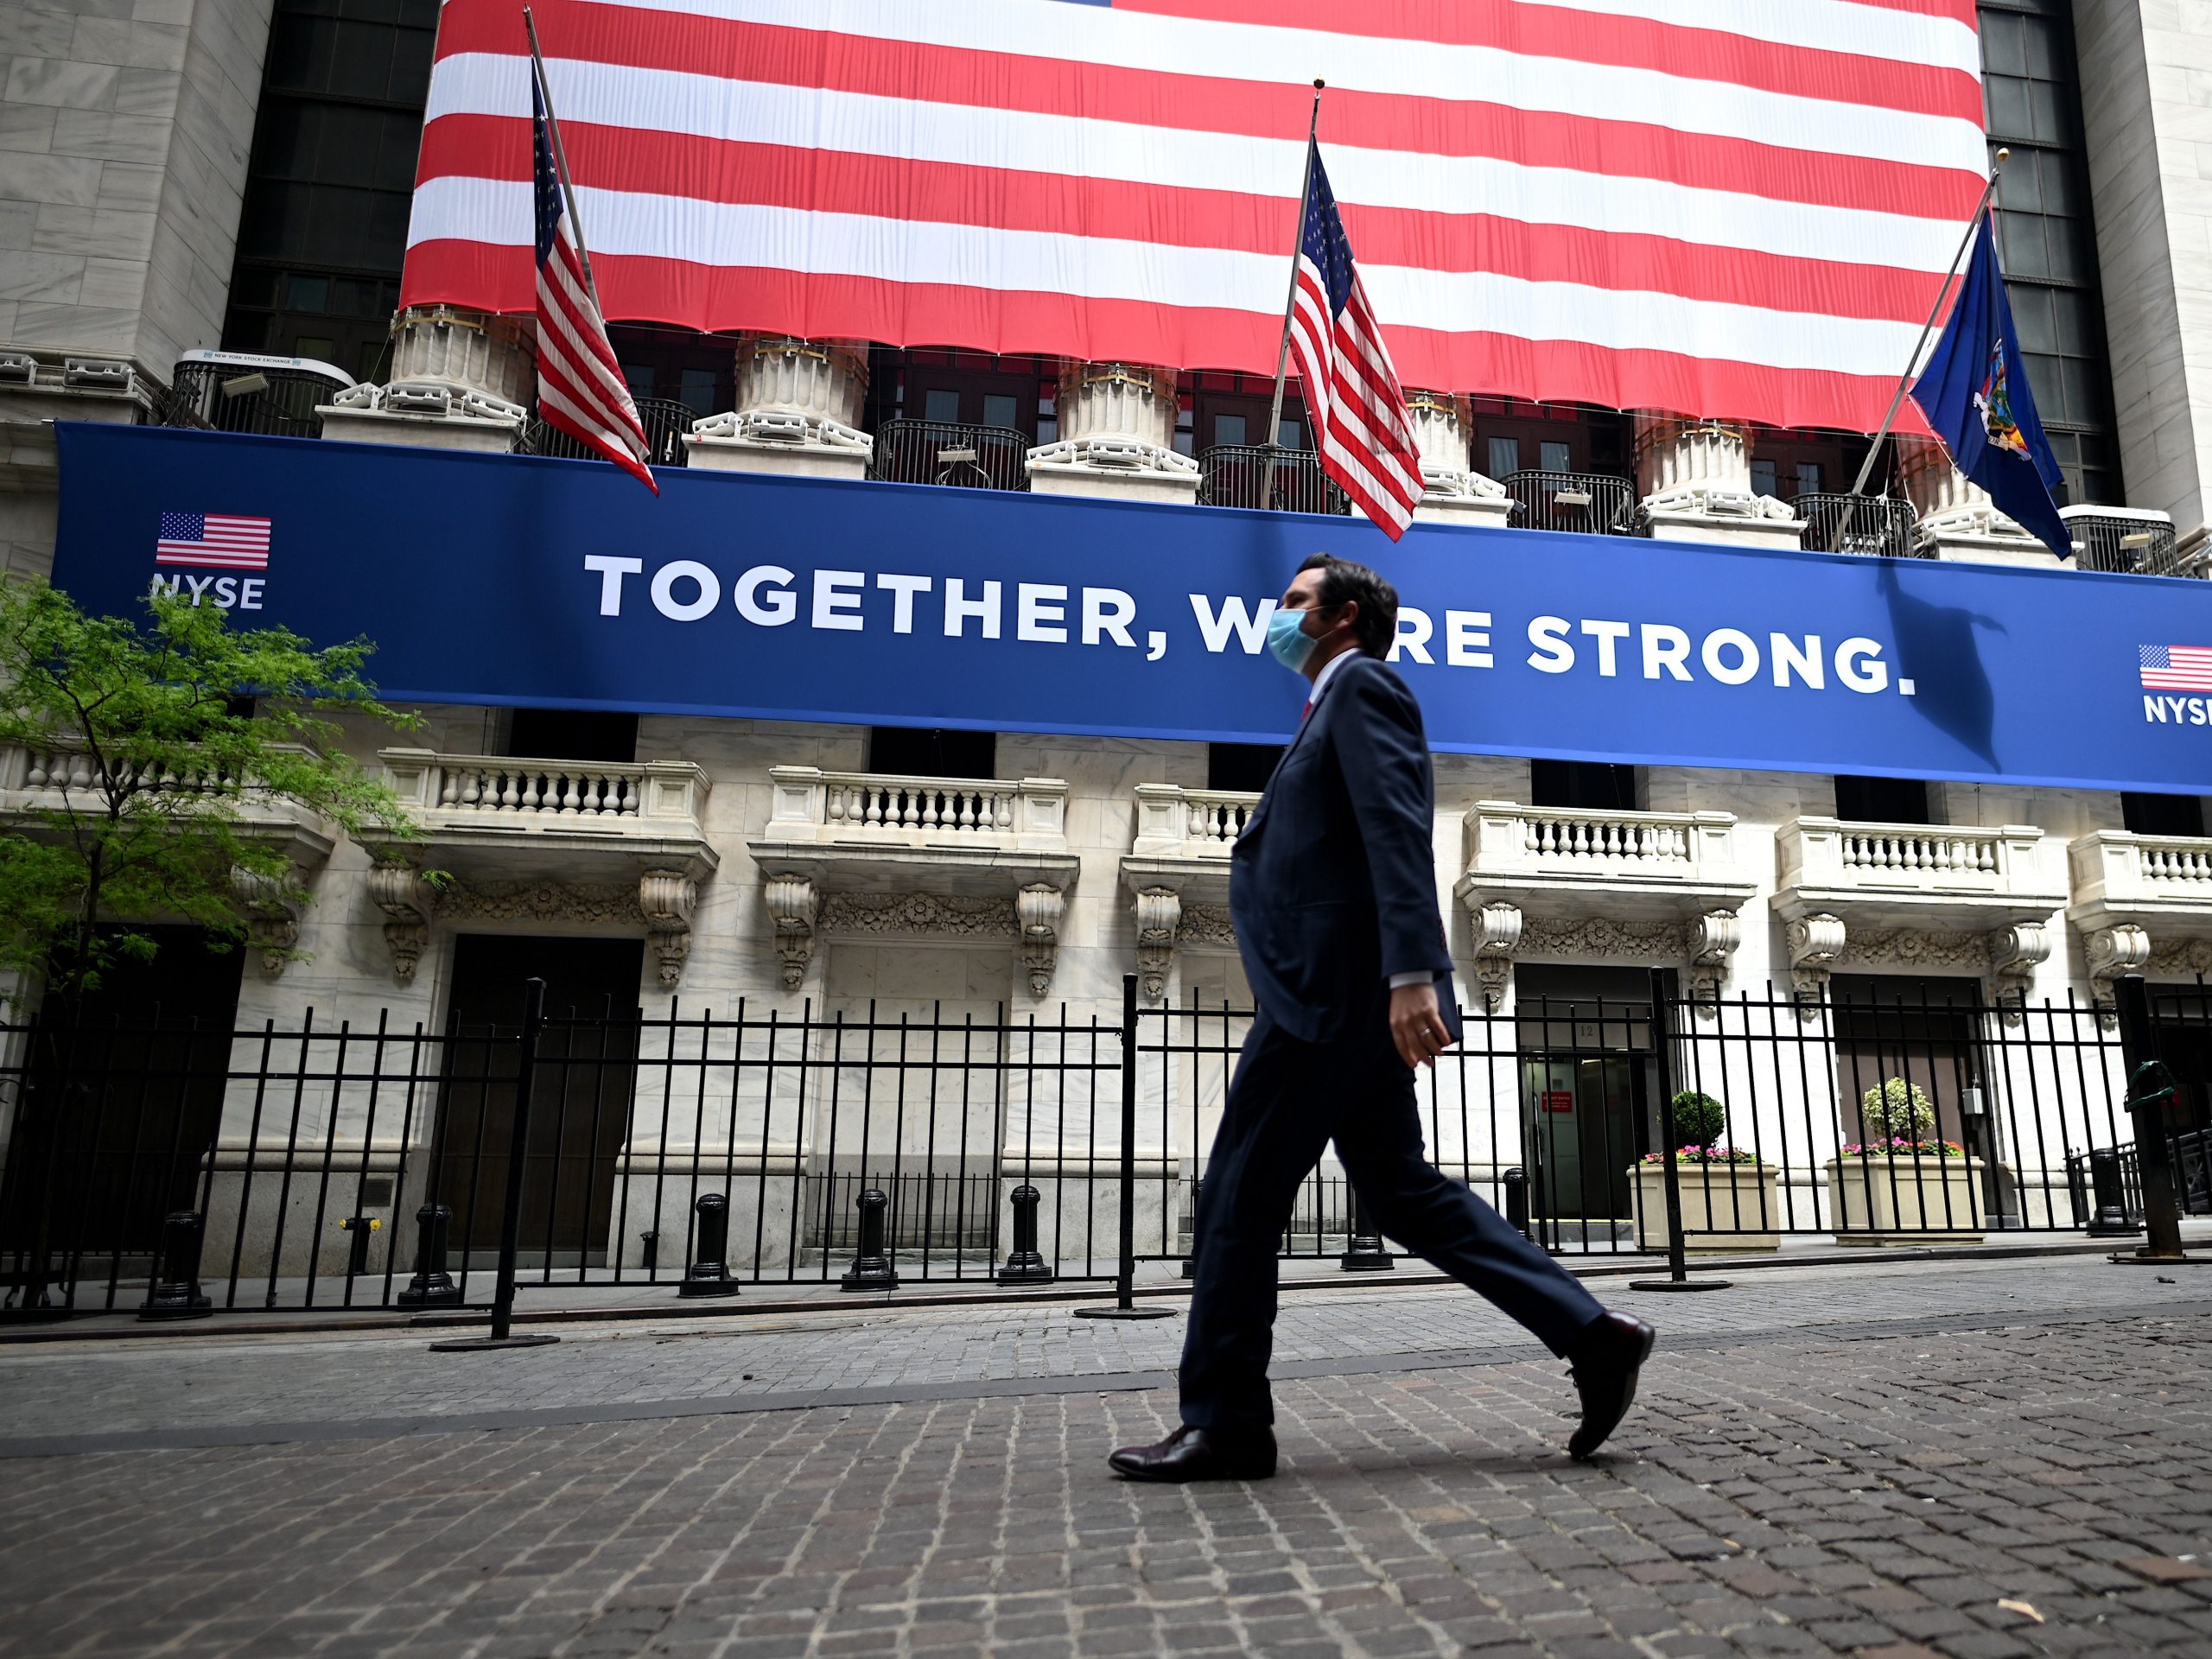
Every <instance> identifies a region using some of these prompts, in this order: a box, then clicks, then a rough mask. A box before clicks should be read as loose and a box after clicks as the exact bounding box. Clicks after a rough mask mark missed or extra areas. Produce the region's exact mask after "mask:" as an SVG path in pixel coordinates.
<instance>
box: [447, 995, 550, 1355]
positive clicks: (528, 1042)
mask: <svg viewBox="0 0 2212 1659" xmlns="http://www.w3.org/2000/svg"><path fill="white" fill-rule="evenodd" d="M544 1030H545V982H544V981H543V980H542V979H532V980H526V981H524V984H523V994H522V1036H521V1039H520V1041H519V1042H518V1044H517V1045H516V1064H517V1065H518V1071H517V1072H516V1074H515V1121H514V1128H513V1131H512V1134H510V1135H508V1137H507V1203H506V1209H505V1211H504V1212H503V1213H502V1214H501V1215H500V1217H499V1284H498V1287H497V1288H496V1289H495V1290H494V1291H493V1295H492V1334H491V1335H490V1336H488V1337H469V1338H462V1339H461V1340H460V1341H457V1342H434V1343H432V1344H430V1346H431V1347H432V1348H434V1349H436V1350H438V1351H441V1352H445V1353H474V1352H479V1351H482V1350H484V1349H487V1348H542V1347H543V1346H545V1345H546V1344H549V1343H555V1342H558V1341H560V1340H561V1338H558V1337H556V1336H552V1335H550V1334H546V1333H543V1332H535V1333H532V1334H531V1335H529V1336H524V1337H518V1336H516V1335H514V1334H513V1325H514V1313H515V1257H516V1256H517V1255H518V1254H519V1253H520V1251H521V1249H522V1180H523V1171H524V1160H526V1159H527V1157H528V1156H529V1153H530V1103H531V1094H532V1092H533V1091H534V1090H535V1089H536V1086H537V1043H538V1039H539V1038H540V1037H541V1036H542V1035H543V1033H544Z"/></svg>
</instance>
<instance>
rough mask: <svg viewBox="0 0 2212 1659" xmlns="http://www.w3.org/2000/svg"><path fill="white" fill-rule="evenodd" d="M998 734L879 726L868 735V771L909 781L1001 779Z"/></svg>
mask: <svg viewBox="0 0 2212 1659" xmlns="http://www.w3.org/2000/svg"><path fill="white" fill-rule="evenodd" d="M998 741H999V739H998V734H997V733H996V732H951V731H939V730H934V729H930V728H922V727H911V726H878V727H875V728H873V729H872V730H870V731H869V733H868V770H869V771H870V772H891V773H893V774H894V775H903V776H906V777H909V778H992V777H995V776H997V768H998Z"/></svg>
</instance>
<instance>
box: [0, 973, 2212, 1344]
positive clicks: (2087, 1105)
mask: <svg viewBox="0 0 2212 1659" xmlns="http://www.w3.org/2000/svg"><path fill="white" fill-rule="evenodd" d="M1931 983H1932V982H1931ZM1955 983H1957V984H1958V985H1960V986H1961V988H1962V989H1961V993H1960V994H1959V995H1955V996H1945V995H1940V994H1937V993H1936V992H1934V991H1932V990H1923V992H1921V993H1919V994H1918V995H1915V996H1913V997H1911V998H1909V999H1899V998H1897V997H1895V996H1881V995H1878V994H1877V991H1878V986H1877V983H1876V982H1871V981H1868V982H1845V981H1839V982H1837V985H1836V987H1835V988H1833V989H1832V990H1831V991H1830V992H1828V993H1827V994H1824V995H1815V996H1809V997H1799V996H1795V995H1788V994H1773V993H1770V994H1769V995H1764V996H1758V997H1754V996H1751V995H1738V996H1735V997H1732V998H1729V999H1725V1000H1713V999H1711V998H1707V997H1700V996H1685V995H1677V994H1675V992H1674V991H1673V990H1671V989H1669V990H1667V991H1664V992H1662V994H1659V995H1654V996H1652V997H1650V998H1647V999H1642V1000H1637V999H1630V1000H1613V999H1602V998H1587V999H1584V998H1554V999H1546V998H1541V997H1524V998H1522V999H1520V1000H1519V1001H1517V1002H1514V1003H1512V1004H1511V1005H1510V1006H1509V1007H1503V1008H1492V1007H1488V1006H1482V1007H1476V1008H1472V1009H1469V1010H1466V1011H1465V1013H1464V1014H1463V1020H1464V1026H1465V1034H1464V1037H1463V1039H1462V1040H1461V1042H1460V1043H1459V1045H1458V1046H1456V1047H1455V1048H1453V1049H1452V1050H1450V1051H1448V1052H1446V1054H1444V1055H1443V1056H1442V1057H1441V1058H1440V1060H1439V1062H1438V1064H1437V1065H1435V1066H1434V1067H1433V1068H1432V1069H1430V1070H1428V1071H1424V1072H1422V1073H1421V1075H1420V1077H1419V1079H1418V1084H1417V1087H1418V1090H1419V1096H1418V1098H1419V1109H1420V1111H1421V1116H1422V1125H1423V1130H1424V1135H1425V1137H1426V1140H1427V1145H1428V1148H1429V1151H1430V1154H1431V1156H1432V1157H1433V1158H1434V1160H1436V1161H1437V1163H1438V1164H1439V1165H1440V1166H1441V1167H1442V1168H1443V1169H1444V1170H1445V1171H1446V1173H1449V1174H1451V1175H1452V1176H1454V1177H1456V1178H1458V1179H1462V1180H1464V1181H1465V1182H1467V1183H1468V1184H1469V1185H1471V1187H1472V1188H1473V1189H1474V1190H1475V1191H1476V1192H1477V1193H1478V1194H1479V1195H1481V1196H1482V1197H1484V1198H1486V1199H1487V1200H1488V1201H1489V1202H1490V1203H1491V1204H1492V1205H1494V1206H1495V1207H1497V1209H1499V1210H1500V1211H1503V1213H1505V1214H1506V1215H1507V1216H1508V1217H1509V1218H1510V1219H1512V1220H1514V1221H1515V1222H1516V1223H1517V1224H1520V1225H1522V1227H1523V1229H1524V1230H1526V1231H1527V1232H1529V1235H1530V1236H1532V1237H1534V1238H1535V1239H1536V1240H1537V1241H1538V1242H1540V1243H1542V1244H1543V1245H1544V1246H1545V1247H1546V1248H1548V1249H1553V1250H1555V1251H1561V1252H1568V1253H1576V1254H1589V1253H1596V1254H1603V1255H1634V1254H1637V1253H1650V1252H1655V1251H1659V1250H1662V1249H1665V1248H1666V1247H1667V1244H1668V1242H1669V1230H1668V1225H1667V1220H1666V1216H1667V1205H1666V1200H1665V1196H1664V1192H1665V1187H1666V1174H1667V1167H1668V1162H1669V1160H1668V1159H1667V1157H1666V1155H1665V1154H1667V1153H1668V1152H1669V1151H1672V1152H1674V1153H1675V1159H1674V1160H1673V1166H1674V1170H1675V1187H1676V1193H1675V1202H1676V1203H1677V1204H1678V1205H1679V1208H1680V1214H1681V1237H1682V1239H1683V1242H1684V1243H1685V1245H1686V1247H1687V1248H1688V1249H1690V1250H1692V1251H1697V1250H1712V1251H1726V1252H1730V1253H1739V1252H1744V1251H1750V1250H1758V1249H1776V1248H1779V1246H1780V1244H1781V1242H1782V1240H1783V1238H1784V1237H1786V1236H1791V1235H1799V1236H1815V1235H1817V1236H1834V1237H1838V1238H1840V1239H1842V1240H1844V1241H1846V1242H1847V1243H1864V1244H1870V1245H1872V1244H1885V1243H1927V1242H1931V1241H1935V1242H1942V1241H1946V1240H1948V1241H1959V1240H1961V1239H1967V1238H1972V1237H1980V1236H1986V1235H1988V1234H1991V1233H1993V1232H1999V1231H2010V1230H2072V1229H2079V1228H2085V1227H2087V1228H2093V1229H2094V1230H2099V1231H2112V1230H2123V1229H2124V1228H2126V1226H2129V1225H2139V1223H2140V1212H2141V1208H2142V1205H2141V1200H2140V1198H2139V1196H2138V1187H2137V1185H2136V1182H2135V1180H2134V1178H2133V1174H2132V1170H2133V1144H2134V1128H2133V1123H2132V1122H2131V1119H2130V1116H2129V1112H2128V1109H2127V1103H2126V1086H2127V1085H2126V1079H2125V1077H2124V1076H2123V1073H2124V1071H2125V1068H2124V1067H2123V1065H2122V1062H2121V1053H2120V1040H2119V1036H2118V1033H2117V1032H2116V1031H2115V1030H2114V1029H2113V1027H2112V1025H2111V1023H2110V1020H2109V1016H2108V1014H2107V1012H2106V1011H2105V1010H2102V1009H2101V1008H2098V1007H2090V1006H2087V1005H2082V1004H2077V1003H2075V1002H2072V1001H2068V1002H2063V1003H2055V1002H2042V1003H2037V1004H2035V1005H2033V1006H2028V1005H2024V1004H2022V1003H2020V1002H2018V1001H2007V1002H2002V1003H1995V1004H1993V1003H1990V1002H1988V1001H1985V1000H1984V999H1983V998H1982V997H1981V996H1980V995H1979V994H1978V993H1977V991H1976V989H1975V986H1976V982H1974V981H1970V980H1961V981H1958V982H1955ZM2154 1012H2155V1018H2156V1029H2157V1030H2158V1033H2160V1036H2159V1039H2158V1040H2159V1043H2160V1046H2161V1051H2162V1052H2163V1053H2164V1056H2165V1058H2167V1059H2168V1060H2169V1061H2170V1063H2171V1065H2172V1066H2173V1068H2174V1071H2175V1072H2176V1075H2177V1078H2178V1086H2177V1093H2176V1095H2175V1097H2174V1099H2173V1100H2172V1102H2171V1103H2170V1104H2169V1105H2168V1107H2167V1108H2166V1110H2167V1112H2168V1122H2167V1127H2168V1129H2169V1133H2170V1135H2171V1142H2170V1153H2171V1162H2172V1164H2173V1166H2174V1168H2175V1170H2176V1172H2177V1185H2178V1186H2179V1187H2180V1188H2181V1189H2182V1192H2183V1202H2184V1205H2186V1206H2187V1207H2188V1208H2190V1209H2191V1210H2193V1211H2197V1212H2199V1213H2204V1212H2212V1096H2208V1084H2212V993H2208V992H2207V991H2206V990H2204V989H2203V988H2201V987H2199V988H2161V989H2160V990H2159V992H2158V996H2157V998H2156V999H2155V1001H2154ZM1250 1019H1251V1015H1250V1013H1249V1010H1243V1009H1238V1008H1236V1007H1229V1006H1213V1007H1198V1006H1184V1007H1147V1008H1143V1009H1139V1008H1137V1007H1136V1006H1135V1000H1134V992H1132V993H1131V1001H1130V1002H1129V1004H1128V1007H1127V1009H1126V1011H1125V1013H1124V1015H1123V1017H1122V1019H1121V1020H1118V1021H1116V1020H1104V1021H1103V1022H1102V1021H1100V1020H1076V1019H1071V1018H1068V1017H1065V1016H1063V1017H1062V1018H1061V1019H1059V1020H1012V1019H1008V1018H1007V1017H1006V1015H1005V1014H1004V1013H1003V1012H1002V1011H1001V1012H999V1013H995V1014H989V1015H988V1016H986V1015H977V1014H961V1015H958V1016H957V1017H956V1016H953V1015H950V1014H944V1012H942V1011H941V1010H938V1009H931V1010H929V1011H927V1012H925V1013H912V1012H909V1013H902V1014H897V1015H896V1016H893V1015H891V1014H884V1013H880V1012H879V1011H878V1010H877V1009H876V1008H875V1007H873V1006H871V1007H868V1009H866V1010H863V1011H857V1012H852V1011H836V1012H830V1013H827V1014H825V1013H822V1012H818V1011H816V1010H813V1009H811V1008H807V1009H804V1010H802V1011H801V1012H800V1013H799V1014H798V1015H797V1016H796V1017H790V1016H787V1015H785V1014H783V1013H781V1012H780V1011H773V1012H771V1013H768V1014H765V1015H763V1014H754V1013H752V1012H750V1011H749V1010H748V1009H747V1007H745V1006H743V1005H741V1006H740V1007H739V1008H738V1009H737V1010H736V1012H735V1013H734V1014H733V1015H728V1016H718V1015H715V1014H696V1015H693V1014H685V1013H682V1012H680V1011H671V1013H670V1014H667V1015H666V1016H665V1017H658V1018H646V1017H644V1016H642V1015H640V1014H630V1015H627V1016H623V1017H611V1018H605V1019H577V1018H569V1019H548V1020H543V1021H542V1022H541V1023H539V1024H538V1025H537V1026H536V1027H531V1032H529V1033H526V1032H525V1030H524V1028H522V1027H515V1026H495V1025H477V1026H462V1027H455V1028H454V1029H451V1030H448V1031H445V1032H433V1031H429V1030H426V1029H424V1028H423V1027H419V1026H410V1027H407V1028H406V1029H404V1030H400V1029H394V1028H393V1027H392V1026H391V1023H390V1022H389V1020H385V1019H380V1020H378V1022H377V1024H376V1025H375V1026H374V1027H368V1028H363V1027H358V1026H353V1025H340V1026H336V1027H331V1026H328V1025H327V1024H324V1023H322V1022H319V1021H317V1020H315V1019H314V1018H313V1017H312V1016H310V1017H309V1018H308V1019H307V1020H304V1021H302V1023H301V1024H300V1025H299V1026H297V1027H294V1028H290V1029H279V1028H278V1027H276V1026H275V1025H274V1024H269V1025H264V1027H260V1028H258V1029H238V1030H232V1029H229V1028H221V1029H207V1028H204V1027H194V1026H190V1025H181V1026H180V1025H174V1024H172V1025H166V1026H164V1025H158V1024H145V1023H141V1024H132V1023H129V1022H124V1021H117V1022H111V1023H109V1024H106V1025H103V1026H100V1027H91V1026H86V1025H82V1024H68V1023H64V1022H60V1021H55V1020H48V1021H47V1022H44V1023H41V1024H37V1025H32V1026H19V1027H0V1145H4V1148H5V1157H6V1162H5V1165H4V1167H3V1168H0V1284H4V1286H5V1299H6V1306H7V1308H8V1310H9V1311H10V1312H12V1313H15V1314H16V1315H18V1316H21V1315H22V1314H25V1313H41V1312H54V1313H59V1312H68V1311H98V1310H102V1309H132V1308H141V1307H150V1308H152V1309H153V1310H155V1311H156V1312H157V1313H158V1312H160V1311H162V1309H164V1308H165V1307H166V1308H168V1310H169V1311H171V1312H174V1311H175V1309H176V1308H178V1307H182V1308H184V1309H185V1310H186V1311H196V1310H197V1306H198V1305H197V1304H195V1303H194V1300H193V1299H194V1296H196V1295H204V1296H205V1298H206V1299H207V1304H210V1305H212V1306H214V1307H218V1308H226V1309H267V1308H305V1307H329V1306H378V1305H387V1304H389V1305H397V1306H481V1305H484V1304H486V1302H488V1301H489V1300H491V1298H492V1296H493V1269H494V1266H495V1263H496V1262H497V1259H498V1255H499V1250H500V1248H501V1244H502V1235H503V1232H504V1231H505V1230H507V1229H508V1228H509V1227H510V1226H512V1233H513V1239H514V1248H515V1261H516V1264H517V1270H518V1275H519V1277H520V1280H521V1281H522V1283H523V1284H524V1287H525V1288H526V1289H527V1288H531V1287H539V1288H543V1289H547V1290H552V1289H559V1288H562V1287H568V1288H569V1289H571V1290H584V1291H588V1290H590V1289H591V1288H593V1287H610V1286H611V1287H620V1286H665V1287H669V1288H670V1289H671V1291H673V1290H676V1289H678V1288H681V1289H683V1291H684V1293H685V1294H709V1293H721V1292H726V1291H728V1290H730V1289H733V1288H736V1287H744V1286H753V1285H770V1284H783V1285H806V1284H812V1285H817V1286H818V1285H826V1284H829V1283H830V1282H832V1281H835V1282H837V1283H840V1284H842V1285H845V1286H848V1287H851V1288H855V1289H871V1288H887V1287H891V1286H893V1285H895V1284H897V1283H899V1282H901V1281H927V1282H939V1281H949V1282H955V1283H959V1282H971V1283H988V1282H991V1281H997V1282H1001V1283H1010V1284H1035V1283H1042V1282H1050V1281H1056V1280H1058V1281H1066V1280H1103V1279H1106V1278H1109V1277H1114V1276H1122V1277H1124V1278H1126V1277H1127V1276H1128V1275H1130V1274H1133V1273H1134V1271H1135V1268H1134V1265H1133V1264H1134V1263H1135V1262H1141V1261H1153V1262H1186V1259H1187V1257H1188V1255H1189V1252H1190V1249H1191V1245H1192V1231H1193V1229H1192V1217H1193V1215H1194V1212H1195V1206H1196V1205H1197V1204H1198V1200H1199V1198H1200V1195H1201V1194H1202V1192H1203V1191H1204V1186H1205V1174H1206V1167H1205V1155H1206V1149H1207V1148H1208V1147H1210V1145H1211V1141H1212V1138H1213V1135H1214V1131H1215V1128H1216V1126H1217V1123H1218V1122H1219V1118H1220V1114H1221V1111H1222V1109H1223V1104H1224V1100H1225V1098H1226V1095H1227V1090H1228V1086H1229V1084H1230V1078H1231V1077H1232V1075H1233V1072H1234V1068H1235V1065H1236V1056H1237V1052H1238V1049H1239V1047H1240V1046H1241V1044H1242V1042H1243V1037H1244V1035H1245V1033H1246V1031H1247V1030H1248V1029H1249V1024H1250ZM531 1033H534V1036H532V1037H531V1041H530V1042H527V1043H526V1042H525V1037H526V1035H531ZM525 1052H534V1053H535V1055H536V1060H535V1064H534V1065H532V1066H531V1069H530V1071H529V1087H528V1089H527V1090H524V1089H523V1088H522V1087H521V1084H522V1083H523V1076H522V1072H523V1056H524V1053H525ZM525 1094H526V1095H527V1096H528V1101H527V1104H526V1106H525V1105H524V1103H523V1100H522V1097H523V1096H524V1095H525ZM1669 1122H1671V1124H1672V1130H1673V1133H1672V1137H1671V1140H1670V1139H1669V1130H1668V1126H1669ZM1125 1137H1126V1138H1125ZM1125 1148H1126V1151H1125ZM517 1150H519V1158H520V1166H519V1171H518V1170H517V1167H516V1166H515V1164H514V1161H513V1160H514V1158H515V1156H516V1154H517ZM2115 1194H2116V1196H2114V1195H2115ZM510 1195H512V1197H511V1196H510ZM2107 1198H2109V1200H2110V1201H2109V1202H2107V1201H2106V1200H2107ZM1125 1230H1126V1235H1127V1237H1128V1247H1127V1250H1126V1253H1125V1252H1124V1250H1123V1249H1122V1236H1123V1235H1124V1232H1125ZM1282 1248H1283V1250H1284V1252H1285V1254H1286V1255H1292V1256H1296V1257H1302V1258H1309V1259H1319V1258H1331V1257H1333V1258H1336V1259H1338V1261H1340V1262H1342V1263H1343V1264H1344V1266H1346V1267H1348V1268H1353V1267H1366V1268H1376V1267H1383V1266H1387V1265H1388V1263H1389V1249H1388V1246H1387V1245H1386V1244H1385V1243H1384V1242H1383V1240H1381V1239H1379V1238H1377V1237H1376V1236H1374V1231H1373V1229H1372V1228H1371V1227H1370V1225H1368V1224H1367V1223H1366V1222H1365V1221H1364V1219H1363V1217H1362V1215H1361V1212H1360V1205H1359V1201H1358V1197H1357V1193H1356V1192H1354V1191H1353V1190H1352V1189H1351V1186H1350V1185H1349V1184H1348V1183H1347V1182H1346V1180H1345V1179H1344V1173H1343V1170H1342V1168H1341V1166H1339V1165H1338V1162H1337V1161H1336V1160H1335V1158H1334V1156H1333V1154H1330V1155H1326V1156H1325V1157H1324V1159H1323V1160H1322V1162H1321V1164H1320V1166H1319V1167H1318V1168H1317V1169H1316V1170H1315V1171H1314V1172H1313V1174H1312V1176H1311V1177H1309V1179H1308V1180H1307V1181H1306V1184H1305V1186H1304V1188H1303V1190H1302V1191H1301V1192H1300V1195H1299V1197H1298V1199H1297V1201H1296V1203H1295V1205H1294V1206H1293V1211H1292V1213H1291V1215H1290V1216H1289V1217H1287V1222H1286V1231H1285V1236H1284V1239H1283V1246H1282Z"/></svg>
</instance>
